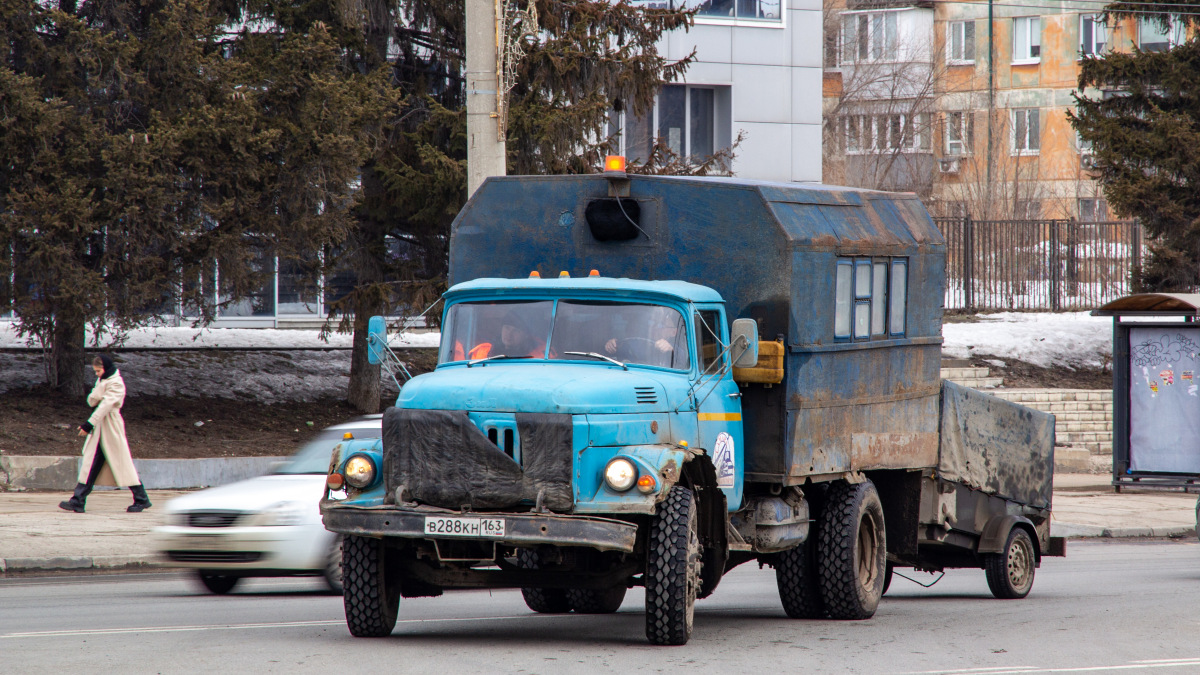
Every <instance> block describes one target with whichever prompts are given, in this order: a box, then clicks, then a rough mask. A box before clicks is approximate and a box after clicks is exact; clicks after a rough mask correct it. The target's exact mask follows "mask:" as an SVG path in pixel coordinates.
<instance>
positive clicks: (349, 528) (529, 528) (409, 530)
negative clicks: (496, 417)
mask: <svg viewBox="0 0 1200 675" xmlns="http://www.w3.org/2000/svg"><path fill="white" fill-rule="evenodd" d="M437 516H465V517H480V518H503V519H504V525H505V527H504V534H503V535H496V536H488V535H480V536H470V537H460V536H456V537H447V538H448V539H456V540H468V541H469V540H474V541H492V542H496V543H499V544H508V545H511V546H517V547H529V546H536V545H539V544H551V545H554V546H586V547H590V548H595V549H599V550H601V551H622V552H625V553H631V552H632V551H633V548H634V544H635V542H636V540H637V525H636V524H634V523H629V522H626V521H623V520H614V519H611V518H597V517H595V516H564V515H559V514H540V513H461V512H458V511H450V510H448V509H440V508H436V507H432V506H419V505H418V506H391V505H388V506H353V505H350V504H345V503H342V502H332V501H322V502H321V517H322V519H323V520H324V521H325V527H326V529H328V530H330V531H332V532H337V533H340V534H349V535H356V536H360V537H400V538H404V539H434V538H437V537H430V536H429V535H427V534H426V533H425V518H426V517H437Z"/></svg>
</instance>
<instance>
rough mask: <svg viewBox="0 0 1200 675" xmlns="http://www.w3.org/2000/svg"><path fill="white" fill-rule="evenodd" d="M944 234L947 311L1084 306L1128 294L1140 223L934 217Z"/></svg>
mask: <svg viewBox="0 0 1200 675" xmlns="http://www.w3.org/2000/svg"><path fill="white" fill-rule="evenodd" d="M934 222H936V223H937V226H938V228H939V229H940V230H941V231H942V235H943V236H945V238H946V309H963V310H972V311H973V310H1009V309H1026V310H1050V311H1068V310H1076V311H1078V310H1089V309H1094V308H1096V307H1098V306H1100V305H1102V304H1104V303H1106V302H1108V301H1109V300H1113V299H1115V298H1119V297H1121V296H1123V295H1128V294H1129V293H1131V292H1132V290H1131V289H1132V280H1133V279H1134V278H1135V277H1136V276H1137V274H1138V273H1139V272H1140V266H1141V261H1142V227H1141V224H1140V223H1138V222H1137V221H1110V222H1079V221H1076V220H1073V219H1072V220H973V219H972V218H970V217H965V218H934Z"/></svg>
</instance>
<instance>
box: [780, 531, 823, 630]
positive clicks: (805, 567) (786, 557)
mask: <svg viewBox="0 0 1200 675" xmlns="http://www.w3.org/2000/svg"><path fill="white" fill-rule="evenodd" d="M814 543H815V542H813V537H809V538H807V539H805V540H804V543H803V544H800V545H799V546H796V547H795V548H789V549H788V550H786V551H783V552H782V553H780V554H779V560H778V562H776V563H775V584H776V585H777V586H778V587H779V600H780V601H781V602H782V603H783V611H784V612H786V613H787V615H788V616H790V617H791V618H793V619H819V618H821V617H823V616H825V604H824V602H822V601H821V590H820V588H819V587H818V586H817V563H816V560H815V557H814V549H815V548H816V547H815V546H814Z"/></svg>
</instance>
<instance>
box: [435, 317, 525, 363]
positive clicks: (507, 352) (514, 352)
mask: <svg viewBox="0 0 1200 675" xmlns="http://www.w3.org/2000/svg"><path fill="white" fill-rule="evenodd" d="M464 356H465V358H468V359H470V360H472V361H476V360H478V359H486V358H489V357H493V356H509V357H530V358H535V359H544V358H546V341H545V340H544V339H539V338H537V337H534V335H533V334H532V333H531V332H530V330H529V327H528V326H527V325H526V323H525V321H523V320H522V319H521V317H520V316H518V315H517V313H516V312H509V313H507V314H505V315H504V318H503V319H502V320H501V321H500V344H499V345H498V346H497V345H493V344H492V343H491V342H480V343H479V344H477V345H475V346H474V347H472V348H471V349H470V351H468V352H466V353H465V355H464V352H463V346H462V343H461V342H455V343H454V359H453V360H455V361H462V360H463V359H464Z"/></svg>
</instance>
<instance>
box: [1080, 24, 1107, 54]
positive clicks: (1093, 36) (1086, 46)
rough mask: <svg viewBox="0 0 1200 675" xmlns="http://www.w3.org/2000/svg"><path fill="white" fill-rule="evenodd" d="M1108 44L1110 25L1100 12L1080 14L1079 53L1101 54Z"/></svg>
mask: <svg viewBox="0 0 1200 675" xmlns="http://www.w3.org/2000/svg"><path fill="white" fill-rule="evenodd" d="M1107 45H1108V26H1106V25H1105V23H1104V20H1103V16H1102V15H1100V14H1081V15H1079V53H1080V55H1081V56H1100V55H1101V54H1103V53H1104V48H1105V47H1106V46H1107Z"/></svg>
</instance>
